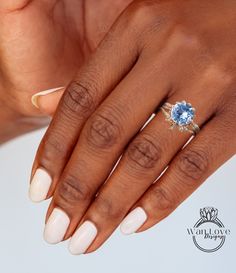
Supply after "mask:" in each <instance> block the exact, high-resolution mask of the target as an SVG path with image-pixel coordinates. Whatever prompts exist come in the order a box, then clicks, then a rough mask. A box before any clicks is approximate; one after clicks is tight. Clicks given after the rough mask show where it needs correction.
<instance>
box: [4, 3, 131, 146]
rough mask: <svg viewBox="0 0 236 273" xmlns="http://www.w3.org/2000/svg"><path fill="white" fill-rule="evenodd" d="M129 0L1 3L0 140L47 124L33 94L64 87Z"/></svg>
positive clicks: (47, 109) (5, 139)
mask: <svg viewBox="0 0 236 273" xmlns="http://www.w3.org/2000/svg"><path fill="white" fill-rule="evenodd" d="M129 2H130V0H118V1H116V2H115V3H113V5H112V7H108V5H107V4H108V3H109V1H107V0H106V1H105V0H100V1H99V3H98V2H97V1H95V0H88V1H86V2H85V1H83V0H60V1H58V0H31V1H30V0H9V1H1V3H0V33H1V35H0V50H1V60H0V64H1V80H0V143H3V142H5V141H7V140H9V139H12V138H13V137H16V136H17V135H20V134H23V133H25V132H28V131H30V130H34V129H36V128H39V127H41V126H42V125H45V124H48V120H47V119H46V120H45V119H44V118H43V117H42V113H40V112H39V111H38V110H36V109H35V108H34V107H33V106H32V104H31V96H32V95H33V94H34V93H36V92H38V91H40V90H44V89H47V88H49V87H51V86H66V85H68V83H69V82H70V81H71V78H73V77H74V75H75V74H76V71H77V70H78V69H79V68H80V67H81V65H82V64H83V63H84V62H85V61H86V59H87V58H88V57H89V56H90V55H91V53H92V52H93V51H94V50H95V49H96V47H97V45H98V43H99V42H100V41H101V40H102V39H103V37H104V35H105V34H106V32H107V31H108V30H109V28H110V26H111V25H112V24H113V22H114V21H115V19H116V18H117V16H118V15H119V14H120V12H121V11H122V10H123V9H124V8H125V7H126V6H127V5H128V4H129ZM91 10H93V13H91V12H90V11H91ZM45 110H46V112H47V111H49V110H50V107H49V108H48V107H47V106H46V109H45Z"/></svg>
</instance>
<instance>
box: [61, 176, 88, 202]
mask: <svg viewBox="0 0 236 273" xmlns="http://www.w3.org/2000/svg"><path fill="white" fill-rule="evenodd" d="M57 197H58V199H59V200H60V203H63V204H64V205H65V206H66V207H68V206H71V205H75V204H76V203H80V202H85V201H88V200H89V199H90V197H91V191H90V190H89V189H88V187H87V186H86V185H85V184H83V183H81V182H79V181H78V179H77V178H76V177H75V176H73V175H67V176H66V177H65V178H64V179H63V180H62V181H61V183H60V184H59V187H58V191H57Z"/></svg>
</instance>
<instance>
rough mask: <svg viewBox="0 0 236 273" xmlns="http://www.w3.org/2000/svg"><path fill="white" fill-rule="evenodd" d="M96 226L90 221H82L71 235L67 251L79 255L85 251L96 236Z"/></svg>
mask: <svg viewBox="0 0 236 273" xmlns="http://www.w3.org/2000/svg"><path fill="white" fill-rule="evenodd" d="M97 232H98V231H97V228H96V226H95V225H94V224H93V223H92V222H90V221H86V222H84V223H83V224H82V225H81V226H80V227H79V228H78V229H77V231H76V232H75V234H74V235H73V236H72V238H71V240H70V243H69V251H70V253H71V254H73V255H80V254H83V253H85V252H86V250H87V249H88V248H89V246H90V245H91V243H92V242H93V241H94V239H95V238H96V236H97Z"/></svg>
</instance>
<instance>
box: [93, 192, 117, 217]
mask: <svg viewBox="0 0 236 273" xmlns="http://www.w3.org/2000/svg"><path fill="white" fill-rule="evenodd" d="M96 214H97V216H98V217H99V218H102V219H103V218H104V219H106V220H107V219H113V220H114V219H119V218H120V216H121V214H122V212H121V209H119V206H115V203H114V201H113V200H112V198H105V197H100V198H99V199H98V200H97V202H96Z"/></svg>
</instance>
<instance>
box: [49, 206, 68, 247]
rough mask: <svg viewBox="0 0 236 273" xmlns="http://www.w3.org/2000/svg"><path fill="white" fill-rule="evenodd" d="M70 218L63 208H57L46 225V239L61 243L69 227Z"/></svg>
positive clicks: (51, 242)
mask: <svg viewBox="0 0 236 273" xmlns="http://www.w3.org/2000/svg"><path fill="white" fill-rule="evenodd" d="M69 224H70V218H69V217H68V215H67V214H66V213H65V212H64V211H62V210H61V209H58V208H55V209H54V210H53V211H52V213H51V215H50V217H49V219H48V221H47V224H46V226H45V229H44V240H45V241H46V242H47V243H49V244H58V243H60V242H61V241H62V240H63V238H64V236H65V234H66V231H67V229H68V227H69Z"/></svg>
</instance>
